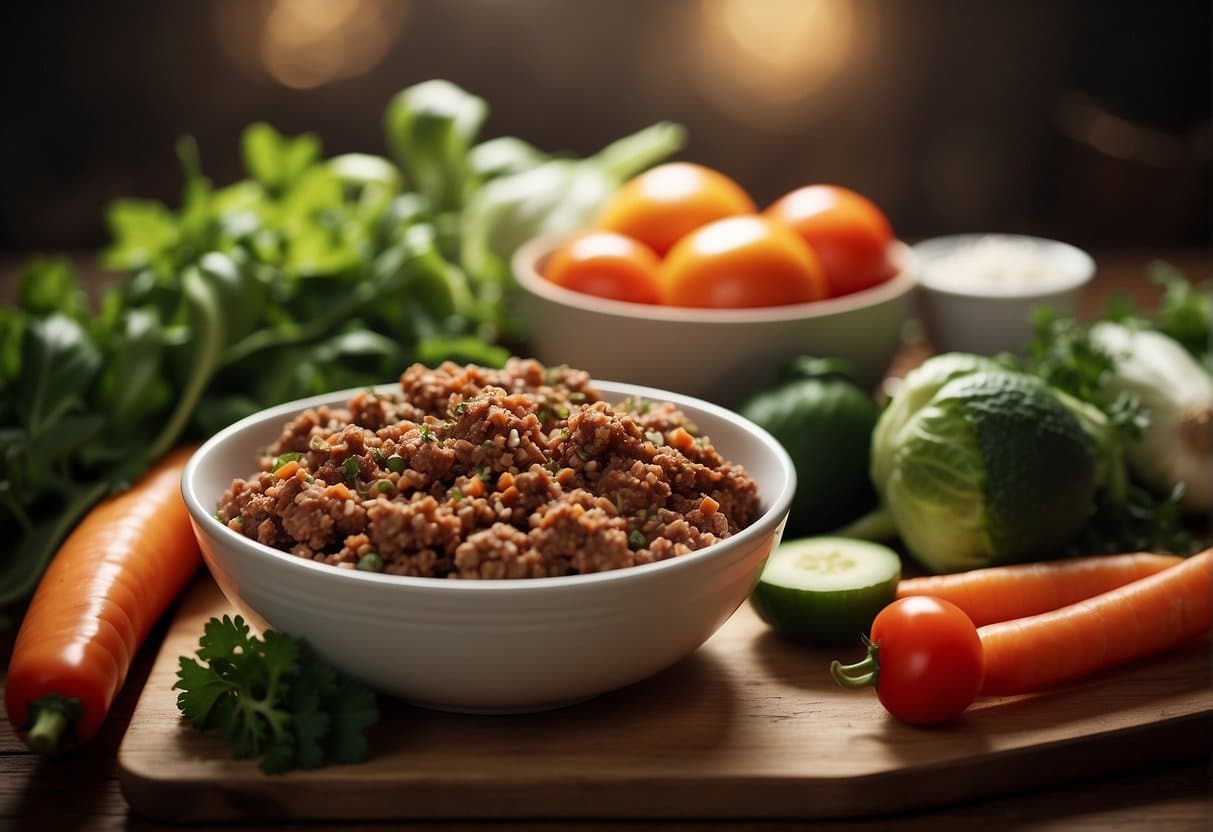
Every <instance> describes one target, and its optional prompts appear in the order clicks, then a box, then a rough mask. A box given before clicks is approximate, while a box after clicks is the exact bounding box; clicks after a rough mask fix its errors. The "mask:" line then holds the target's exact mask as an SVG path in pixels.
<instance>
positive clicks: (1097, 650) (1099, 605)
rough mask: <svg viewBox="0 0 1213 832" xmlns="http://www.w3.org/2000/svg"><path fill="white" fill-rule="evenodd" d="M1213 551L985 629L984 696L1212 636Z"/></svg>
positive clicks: (1066, 677)
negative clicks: (1092, 595) (1209, 633)
mask: <svg viewBox="0 0 1213 832" xmlns="http://www.w3.org/2000/svg"><path fill="white" fill-rule="evenodd" d="M1211 608H1213V549H1206V550H1205V551H1203V552H1201V553H1200V554H1198V555H1193V556H1192V557H1190V558H1188V559H1187V560H1185V561H1184V562H1183V563H1180V564H1178V565H1176V566H1172V567H1170V568H1169V569H1164V570H1163V571H1161V572H1158V573H1155V574H1154V575H1150V576H1148V577H1145V578H1142V579H1140V580H1138V581H1134V582H1133V583H1130V584H1125V585H1124V586H1122V587H1119V588H1117V589H1113V590H1111V591H1110V592H1105V593H1103V594H1101V595H1096V596H1095V597H1093V598H1088V599H1086V600H1084V601H1079V602H1078V603H1077V604H1071V605H1070V606H1067V607H1062V608H1061V609H1057V610H1053V611H1051V612H1046V613H1042V614H1041V615H1033V616H1030V617H1028V618H1019V619H1015V620H1014V621H1003V622H999V623H997V624H988V625H986V626H985V627H981V628H979V629H978V631H977V632H978V634H979V635H980V636H981V644H982V650H983V652H984V653H985V666H986V675H985V682H983V683H982V688H981V692H982V693H983V694H985V695H989V696H1007V695H1011V694H1016V693H1027V692H1029V691H1034V690H1040V689H1042V688H1047V687H1051V686H1053V685H1057V684H1060V683H1062V682H1066V681H1070V680H1072V679H1077V678H1079V677H1081V676H1085V675H1088V674H1091V673H1095V672H1097V671H1100V670H1104V669H1106V668H1109V667H1113V666H1115V665H1119V664H1124V663H1126V662H1130V661H1134V660H1136V659H1141V658H1145V657H1146V656H1149V655H1153V654H1155V653H1161V652H1163V651H1164V650H1168V649H1170V648H1172V647H1176V646H1178V645H1180V644H1182V643H1183V642H1185V641H1188V640H1189V639H1193V638H1195V637H1196V636H1199V635H1200V634H1202V633H1205V632H1208V630H1209V628H1210V625H1211V623H1213V621H1211V618H1213V612H1211Z"/></svg>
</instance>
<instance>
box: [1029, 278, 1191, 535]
mask: <svg viewBox="0 0 1213 832" xmlns="http://www.w3.org/2000/svg"><path fill="white" fill-rule="evenodd" d="M1151 278H1152V279H1153V280H1155V281H1156V282H1158V283H1161V284H1162V285H1163V286H1164V292H1163V297H1162V301H1161V303H1160V305H1159V309H1158V312H1157V314H1156V315H1155V316H1153V317H1152V316H1150V315H1148V314H1146V313H1145V312H1143V311H1142V310H1140V309H1138V308H1137V307H1135V306H1134V305H1133V304H1131V303H1130V302H1128V301H1127V300H1124V299H1116V300H1114V301H1113V302H1112V303H1110V304H1109V306H1108V308H1107V309H1106V310H1105V311H1104V313H1103V315H1102V318H1103V319H1105V320H1115V321H1118V322H1120V323H1123V324H1125V325H1127V326H1131V327H1138V328H1142V329H1157V330H1158V331H1160V332H1163V333H1164V334H1167V335H1170V336H1171V337H1173V338H1175V339H1176V340H1177V341H1179V342H1180V343H1181V344H1183V345H1184V346H1185V348H1187V349H1188V350H1189V351H1190V352H1192V353H1193V355H1194V356H1196V357H1197V359H1198V360H1203V361H1205V363H1206V366H1208V364H1209V361H1210V356H1209V353H1208V350H1209V328H1210V317H1211V316H1210V300H1209V296H1208V293H1207V292H1203V291H1199V290H1195V289H1193V288H1192V287H1191V286H1190V285H1189V284H1188V282H1187V281H1186V280H1185V279H1184V278H1183V276H1182V275H1181V274H1180V273H1179V272H1177V271H1176V270H1174V269H1173V268H1171V267H1170V266H1167V265H1166V264H1161V263H1156V264H1154V265H1153V266H1152V267H1151ZM1034 323H1035V330H1036V331H1035V336H1034V338H1033V340H1032V341H1031V343H1030V344H1029V345H1028V349H1027V356H1026V358H1025V359H1024V361H1023V366H1024V368H1025V369H1027V370H1028V371H1029V372H1031V373H1033V374H1035V375H1037V376H1040V377H1041V378H1043V379H1044V380H1045V381H1047V382H1048V383H1049V384H1050V385H1051V386H1053V387H1054V388H1056V389H1058V390H1061V391H1062V392H1064V393H1066V394H1068V395H1070V396H1072V397H1074V398H1075V399H1078V400H1079V401H1081V402H1084V403H1086V404H1088V405H1093V406H1094V407H1096V408H1097V409H1098V410H1099V411H1100V412H1101V413H1102V414H1103V415H1104V416H1105V417H1106V418H1107V421H1108V423H1109V424H1110V425H1111V426H1112V427H1113V428H1114V430H1115V433H1116V436H1115V437H1112V438H1111V442H1112V445H1113V448H1114V450H1115V451H1116V453H1117V454H1118V455H1119V456H1120V457H1121V458H1123V456H1124V449H1125V447H1127V446H1128V444H1129V443H1131V442H1133V441H1134V440H1136V439H1138V438H1139V437H1140V436H1141V435H1142V433H1143V431H1145V430H1146V428H1148V427H1149V425H1150V411H1149V408H1147V407H1145V406H1144V405H1143V403H1142V401H1141V400H1140V398H1139V397H1138V396H1136V395H1129V394H1127V393H1124V392H1121V393H1113V392H1112V387H1113V385H1112V384H1111V383H1110V379H1111V376H1112V373H1113V371H1114V369H1115V366H1116V356H1113V355H1110V354H1109V353H1108V352H1106V351H1105V350H1103V349H1102V348H1101V347H1100V346H1099V344H1097V343H1096V342H1095V340H1094V339H1093V338H1092V337H1091V334H1090V330H1089V328H1088V327H1087V326H1085V325H1083V324H1081V323H1080V322H1078V321H1076V320H1075V319H1073V318H1068V317H1060V316H1058V315H1057V314H1056V313H1055V312H1054V311H1053V310H1052V309H1051V308H1049V307H1041V308H1038V309H1037V310H1036V311H1035V313H1034ZM1181 497H1182V491H1174V492H1172V493H1170V494H1162V495H1160V494H1155V493H1152V492H1151V491H1150V490H1149V489H1148V488H1146V487H1145V486H1144V485H1143V484H1142V483H1141V482H1139V481H1137V479H1136V478H1135V477H1132V476H1130V477H1129V478H1128V481H1127V482H1122V483H1120V484H1119V487H1116V488H1106V489H1103V490H1101V492H1100V493H1098V494H1097V495H1096V501H1095V506H1094V509H1093V511H1092V514H1091V517H1090V519H1089V520H1088V523H1087V526H1086V528H1085V529H1084V530H1083V532H1082V534H1081V535H1080V537H1079V539H1078V540H1077V541H1076V543H1075V546H1074V548H1075V551H1078V552H1117V551H1120V552H1126V551H1139V550H1155V551H1167V552H1179V553H1188V552H1192V551H1195V549H1196V548H1198V543H1197V541H1196V540H1195V539H1194V538H1193V536H1192V535H1191V533H1190V532H1189V531H1188V530H1187V529H1186V527H1185V523H1184V519H1183V514H1182V511H1181V508H1180V499H1181Z"/></svg>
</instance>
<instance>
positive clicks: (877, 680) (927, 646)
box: [830, 595, 985, 725]
mask: <svg viewBox="0 0 1213 832" xmlns="http://www.w3.org/2000/svg"><path fill="white" fill-rule="evenodd" d="M867 641H868V656H867V658H866V659H864V660H863V661H860V662H857V663H855V664H851V665H843V664H841V663H840V662H837V661H836V662H834V663H833V664H831V665H830V672H831V674H833V676H834V679H835V680H836V681H837V682H838V683H839V684H840V685H843V686H844V687H852V688H853V687H865V686H875V688H876V696H877V698H879V699H880V704H882V705H884V707H885V710H887V711H888V712H889V713H890V714H892V715H893V716H895V717H897V718H898V719H900V720H901V721H902V722H907V723H909V724H911V725H933V724H935V723H939V722H947V721H948V720H951V719H955V718H956V717H958V716H960V714H961V713H963V712H964V710H965V708H967V707H969V705H970V704H971V703H972V702H973V700H974V699H976V698H977V693H978V691H980V690H981V683H982V679H983V677H984V676H985V664H984V658H983V655H982V648H981V638H980V636H978V635H977V628H976V627H974V626H973V622H972V621H971V620H969V617H968V616H967V615H965V613H964V611H962V610H961V609H960V607H958V606H956V605H955V604H953V603H952V602H951V601H944V600H943V599H941V598H932V597H930V596H926V595H920V596H912V597H908V598H902V599H901V600H899V601H894V602H893V603H892V604H889V605H888V606H887V607H885V608H884V609H883V610H881V611H880V613H879V614H878V615H877V616H876V619H875V620H874V621H873V622H872V634H871V637H870V638H869V639H868V640H867Z"/></svg>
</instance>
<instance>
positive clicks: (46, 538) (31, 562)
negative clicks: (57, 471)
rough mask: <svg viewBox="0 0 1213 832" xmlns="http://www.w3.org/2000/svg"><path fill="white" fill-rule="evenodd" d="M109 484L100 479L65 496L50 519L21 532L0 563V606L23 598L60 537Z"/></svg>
mask: <svg viewBox="0 0 1213 832" xmlns="http://www.w3.org/2000/svg"><path fill="white" fill-rule="evenodd" d="M109 488H110V484H109V482H108V481H106V480H102V481H100V482H95V483H93V484H92V485H90V486H89V487H88V488H87V489H85V490H83V491H80V492H77V493H75V494H73V495H71V496H70V497H66V498H65V499H64V502H63V503H62V504H61V505H62V508H60V510H59V511H58V513H57V514H56V515H55V517H54V519H52V520H50V521H49V522H45V523H40V524H39V525H37V526H36V527H35V528H34V530H33V531H32V532H30V533H29V534H25V535H22V537H21V539H20V541H19V542H18V544H17V548H16V550H15V551H12V552H9V559H8V561H7V562H3V563H0V607H4V606H7V605H9V604H11V603H14V602H16V601H20V600H21V599H23V598H27V597H28V596H29V594H30V593H31V592H33V591H34V587H36V586H37V585H38V581H39V580H40V579H41V578H42V573H43V571H45V570H46V565H47V564H48V563H50V560H51V557H53V556H54V554H55V552H56V551H58V549H59V546H60V545H61V544H62V543H63V540H64V538H66V537H67V535H68V533H69V532H71V530H72V529H73V528H75V526H76V524H77V523H78V522H80V518H82V517H83V516H84V514H85V512H87V511H88V510H89V509H90V508H92V507H93V506H94V505H95V504H96V503H98V502H99V501H100V500H101V498H102V497H104V496H105V494H106V492H107V491H109Z"/></svg>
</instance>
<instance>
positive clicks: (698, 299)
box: [659, 214, 826, 309]
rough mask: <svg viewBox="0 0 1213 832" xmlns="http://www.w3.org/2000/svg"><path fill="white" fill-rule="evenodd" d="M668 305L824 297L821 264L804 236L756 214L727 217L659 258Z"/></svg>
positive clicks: (779, 301)
mask: <svg viewBox="0 0 1213 832" xmlns="http://www.w3.org/2000/svg"><path fill="white" fill-rule="evenodd" d="M659 276H660V278H661V297H662V301H663V302H664V303H666V304H669V305H670V306H697V307H709V308H715V309H737V308H742V307H755V306H782V305H784V304H789V303H805V302H806V301H811V300H820V299H821V298H823V297H825V293H826V285H825V280H824V279H823V278H822V276H821V266H820V265H818V263H817V258H816V257H815V256H814V255H813V252H812V251H810V250H809V247H808V246H807V245H805V243H804V241H803V240H801V239H800V238H799V237H797V236H796V235H795V234H794V233H793V232H792V231H791V230H789V229H788V228H785V227H784V226H782V225H780V224H779V223H776V222H772V221H771V220H768V219H765V218H763V217H760V216H757V215H753V214H751V215H747V216H742V217H729V218H728V219H723V220H717V221H716V222H713V223H710V224H708V225H705V226H704V227H703V228H700V229H697V230H695V231H692V232H691V233H690V234H688V235H687V236H685V237H683V238H682V239H681V240H679V241H678V245H676V246H674V248H673V249H671V250H670V253H669V254H668V255H667V256H666V258H665V260H664V261H663V262H662V264H661V271H660V274H659Z"/></svg>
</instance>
